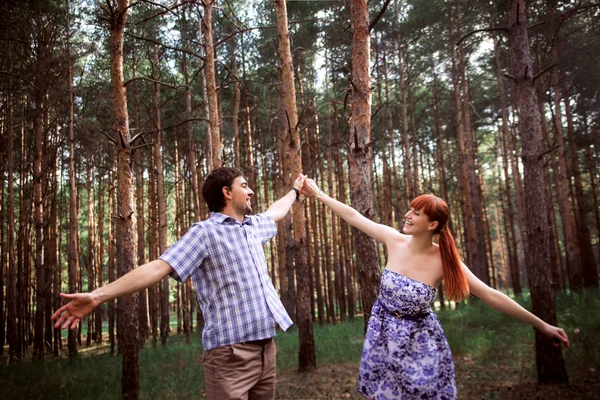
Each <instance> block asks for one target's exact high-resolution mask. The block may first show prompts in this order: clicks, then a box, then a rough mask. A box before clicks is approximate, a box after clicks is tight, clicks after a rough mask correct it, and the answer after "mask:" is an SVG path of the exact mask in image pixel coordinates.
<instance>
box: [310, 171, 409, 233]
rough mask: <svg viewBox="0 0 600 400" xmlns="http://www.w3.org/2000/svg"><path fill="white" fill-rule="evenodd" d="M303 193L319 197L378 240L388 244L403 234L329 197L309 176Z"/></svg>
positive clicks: (352, 223)
mask: <svg viewBox="0 0 600 400" xmlns="http://www.w3.org/2000/svg"><path fill="white" fill-rule="evenodd" d="M302 194H303V195H304V196H306V197H310V198H313V199H317V200H319V201H320V202H322V203H323V204H325V205H326V206H327V207H329V208H331V211H333V212H334V213H335V214H337V215H338V216H339V217H340V218H342V219H343V220H344V221H346V222H347V223H349V224H350V225H352V226H353V227H355V228H356V229H359V230H361V231H363V232H364V233H366V234H367V235H369V236H370V237H372V238H373V239H375V240H377V241H378V242H381V243H384V244H387V243H388V242H389V241H391V240H398V239H399V238H400V237H401V236H402V235H401V234H400V233H399V232H398V231H397V230H395V229H394V228H392V227H389V226H387V225H382V224H378V223H376V222H373V221H371V220H370V219H368V218H366V217H364V216H363V215H362V214H361V213H359V212H358V211H356V210H355V209H354V208H352V207H350V206H347V205H346V204H344V203H342V202H340V201H337V200H336V199H334V198H332V197H329V196H328V195H327V194H325V193H323V191H322V190H320V189H319V186H317V184H316V183H315V181H314V180H312V179H310V178H307V179H306V180H305V181H304V186H303V187H302Z"/></svg>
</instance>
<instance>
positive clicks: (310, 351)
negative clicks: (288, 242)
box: [275, 0, 317, 372]
mask: <svg viewBox="0 0 600 400" xmlns="http://www.w3.org/2000/svg"><path fill="white" fill-rule="evenodd" d="M275 9H276V12H277V30H278V32H279V61H280V65H281V71H282V74H281V75H282V91H283V99H284V104H285V113H286V117H287V118H286V120H287V122H288V125H287V127H288V140H287V143H286V145H287V151H288V152H289V153H290V173H291V176H292V178H293V179H295V178H296V177H297V176H298V175H299V174H300V173H302V156H301V153H300V150H301V148H300V144H301V143H300V133H299V132H298V129H297V128H298V108H297V106H296V90H295V87H294V67H293V65H292V56H291V49H290V38H289V33H288V21H287V8H286V3H285V0H275ZM292 212H293V227H294V254H295V261H296V271H297V275H296V276H297V279H298V285H297V295H298V297H297V300H298V301H297V304H296V306H297V318H296V319H297V321H298V326H299V330H300V335H299V336H300V348H299V354H298V370H299V371H300V372H307V371H310V370H312V369H314V368H316V364H317V361H316V354H315V343H314V338H313V322H312V316H311V315H310V301H311V300H310V299H311V293H310V291H309V288H310V285H309V276H310V273H309V270H308V260H307V257H308V254H307V249H306V222H305V216H304V205H303V204H301V203H296V204H294V206H293V210H292ZM288 278H289V277H288Z"/></svg>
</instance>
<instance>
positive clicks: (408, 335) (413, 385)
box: [358, 269, 456, 400]
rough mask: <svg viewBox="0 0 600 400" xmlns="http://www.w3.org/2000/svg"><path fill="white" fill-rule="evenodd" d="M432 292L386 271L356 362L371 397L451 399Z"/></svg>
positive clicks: (449, 368) (448, 357) (452, 386)
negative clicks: (362, 346)
mask: <svg viewBox="0 0 600 400" xmlns="http://www.w3.org/2000/svg"><path fill="white" fill-rule="evenodd" d="M435 294H436V289H435V288H433V287H431V286H429V285H427V284H425V283H423V282H419V281H416V280H414V279H411V278H408V277H406V276H404V275H402V274H400V273H397V272H394V271H391V270H388V269H385V270H384V272H383V276H382V277H381V291H380V295H379V298H378V299H377V301H376V302H375V304H374V305H373V310H372V313H371V318H370V319H369V326H368V329H367V335H366V337H365V344H364V349H363V353H362V360H361V363H360V372H359V376H358V391H359V392H360V393H361V394H363V395H364V396H366V397H368V398H370V399H377V400H383V399H404V400H407V399H439V400H450V399H456V382H455V380H454V364H453V362H452V353H451V352H450V347H449V346H448V341H447V340H446V337H445V336H444V331H443V330H442V326H441V325H440V322H439V320H438V319H437V317H436V315H435V314H434V313H433V311H432V310H431V305H432V304H433V301H434V300H435Z"/></svg>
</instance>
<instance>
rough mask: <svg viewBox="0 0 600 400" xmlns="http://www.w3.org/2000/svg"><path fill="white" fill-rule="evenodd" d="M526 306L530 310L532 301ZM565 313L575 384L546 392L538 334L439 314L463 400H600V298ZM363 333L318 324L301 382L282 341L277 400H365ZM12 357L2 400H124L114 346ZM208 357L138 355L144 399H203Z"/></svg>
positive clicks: (159, 351)
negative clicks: (310, 364) (310, 365)
mask: <svg viewBox="0 0 600 400" xmlns="http://www.w3.org/2000/svg"><path fill="white" fill-rule="evenodd" d="M519 301H520V302H521V303H522V304H524V305H527V304H528V303H529V301H528V298H527V296H526V295H525V296H523V298H519ZM557 310H558V319H559V325H560V326H562V327H563V328H564V329H565V331H567V333H568V334H569V337H570V339H571V344H572V345H571V347H570V348H569V349H566V350H565V351H563V356H564V359H565V364H566V368H567V371H568V374H569V383H568V384H561V385H543V386H542V385H538V384H537V383H536V367H535V350H534V343H533V340H534V339H533V334H532V330H531V328H530V327H528V326H526V325H524V324H522V323H520V322H517V321H514V320H512V319H510V318H509V317H507V316H505V315H503V314H500V313H499V312H496V311H494V310H492V309H490V308H489V307H487V306H485V305H484V304H482V303H481V302H477V301H472V302H471V304H469V305H466V306H462V307H460V308H459V309H457V310H441V311H438V312H437V314H438V316H439V318H440V320H441V322H442V325H443V326H444V331H445V334H446V336H447V337H448V342H449V343H450V347H451V348H452V352H453V355H454V362H455V366H456V381H457V385H458V397H459V399H515V400H520V399H523V400H533V399H544V400H545V399H549V400H570V399H586V400H587V399H600V377H599V373H600V343H598V338H600V313H598V310H600V293H599V292H598V291H593V292H587V293H583V294H581V295H574V294H571V295H568V296H567V295H560V296H559V297H558V299H557ZM593 310H595V311H593ZM362 326H363V322H362V318H356V319H354V320H353V321H349V322H345V323H338V324H335V325H323V326H320V325H318V324H315V328H314V334H315V345H316V351H317V364H318V369H317V370H315V371H314V372H309V373H302V374H299V373H297V372H296V371H297V368H298V364H297V363H298V361H297V354H298V330H297V329H294V330H292V331H291V332H286V333H280V334H278V335H277V337H276V342H277V347H278V358H277V369H278V383H277V398H278V399H360V398H361V396H360V395H359V394H358V392H357V391H356V379H357V374H358V366H359V361H360V353H361V350H362V340H363V336H362ZM576 332H577V333H576ZM195 335H197V334H195ZM84 340H85V339H84ZM65 347H66V346H65ZM6 350H7V349H6V348H5V355H3V356H0V387H1V388H2V389H1V390H0V398H2V399H28V400H33V399H74V398H76V399H78V400H80V399H118V398H120V380H121V371H120V370H121V361H120V358H119V357H116V356H114V355H111V354H110V347H109V346H108V345H107V344H106V342H105V343H104V344H103V345H100V346H92V347H90V348H89V349H87V348H85V346H84V347H82V348H81V351H80V357H78V358H76V359H74V360H69V359H68V357H67V356H66V355H63V356H62V357H56V358H54V357H48V361H46V362H44V363H37V362H32V361H31V360H24V361H23V362H21V363H19V364H17V365H13V366H8V365H7V359H6ZM65 350H66V349H65ZM201 354H202V346H201V344H200V341H199V340H198V339H197V337H193V338H191V339H190V343H189V344H188V343H186V340H185V338H184V337H183V336H180V335H172V336H171V337H170V338H169V345H168V346H166V347H163V346H160V345H157V346H156V347H155V346H153V345H152V341H151V340H149V341H148V342H147V344H146V348H145V349H144V350H143V351H142V352H141V354H140V397H141V398H142V399H188V398H204V397H205V396H204V384H203V375H202V366H201V364H200V359H201Z"/></svg>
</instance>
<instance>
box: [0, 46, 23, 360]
mask: <svg viewBox="0 0 600 400" xmlns="http://www.w3.org/2000/svg"><path fill="white" fill-rule="evenodd" d="M8 64H9V65H10V51H9V61H8ZM10 85H11V80H10V78H9V80H8V90H7V97H6V117H7V121H6V123H7V125H6V135H7V137H6V155H7V159H8V160H7V169H8V191H7V192H8V206H7V214H6V218H7V223H8V227H7V232H6V247H7V250H8V271H7V276H6V278H7V280H6V339H7V342H8V362H9V364H12V363H14V362H16V361H17V360H18V359H19V358H20V356H21V355H20V351H19V350H18V347H19V342H20V340H19V330H18V325H17V321H18V320H17V319H18V311H17V307H18V302H17V300H18V294H17V293H18V292H17V269H16V268H17V265H16V264H15V190H14V187H15V184H14V126H13V110H12V89H11V86H10ZM22 184H23V182H21V185H22ZM21 211H22V209H21ZM20 230H21V227H20V228H19V231H20ZM2 317H4V315H3V316H2ZM3 321H4V320H3ZM2 347H4V343H3V344H2Z"/></svg>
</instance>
